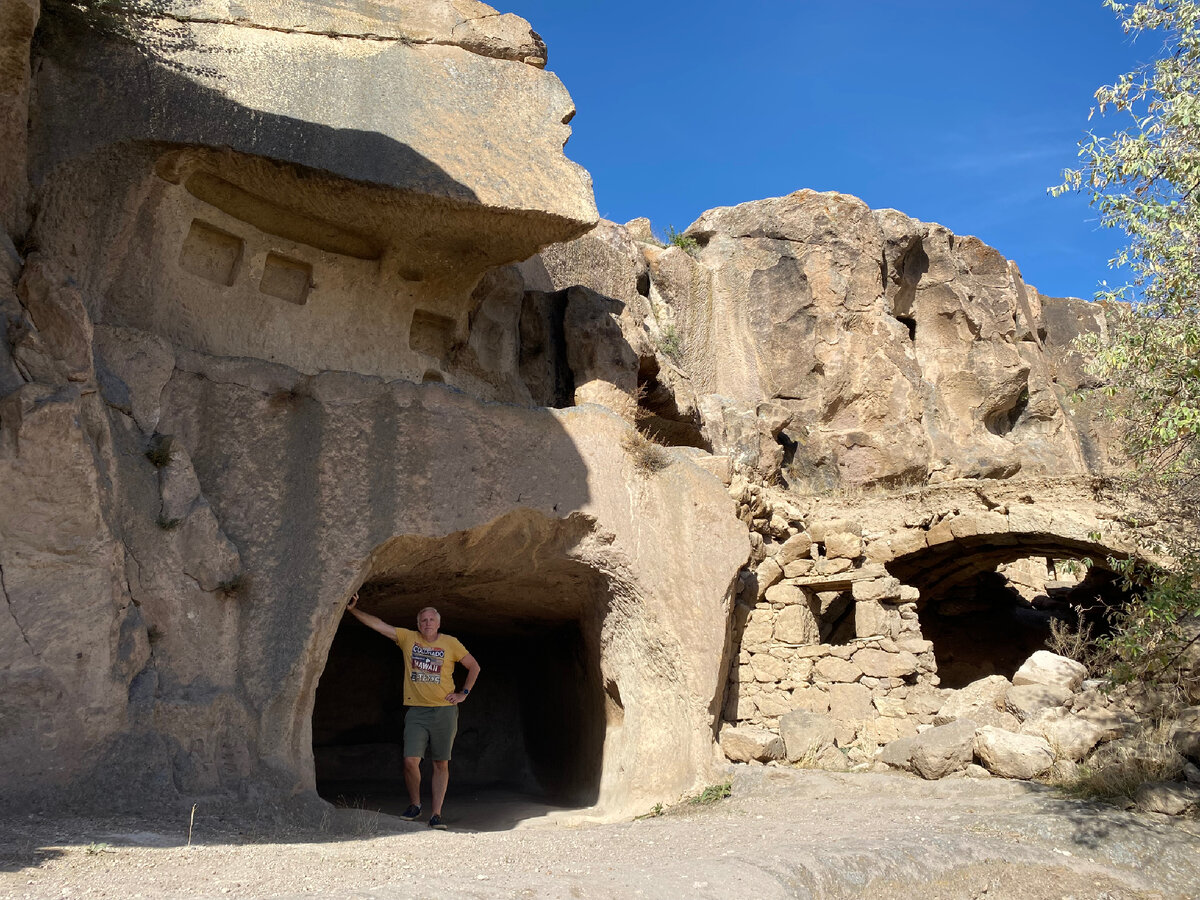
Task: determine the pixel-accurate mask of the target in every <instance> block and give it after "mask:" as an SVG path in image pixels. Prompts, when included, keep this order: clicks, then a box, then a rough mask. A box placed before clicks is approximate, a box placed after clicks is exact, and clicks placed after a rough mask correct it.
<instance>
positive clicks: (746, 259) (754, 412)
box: [543, 191, 1108, 490]
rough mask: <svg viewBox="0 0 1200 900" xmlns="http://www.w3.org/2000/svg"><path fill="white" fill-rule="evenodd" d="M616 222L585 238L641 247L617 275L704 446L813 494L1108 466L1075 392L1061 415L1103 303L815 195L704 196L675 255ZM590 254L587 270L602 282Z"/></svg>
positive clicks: (888, 213)
mask: <svg viewBox="0 0 1200 900" xmlns="http://www.w3.org/2000/svg"><path fill="white" fill-rule="evenodd" d="M630 225H631V227H629V228H625V229H622V228H620V226H615V225H612V224H611V223H605V224H604V225H602V226H601V227H600V228H598V229H597V231H596V232H594V233H593V234H596V235H600V234H603V238H599V237H596V238H593V237H590V236H589V237H588V238H586V239H584V240H588V241H591V242H592V245H595V244H596V243H597V241H600V240H602V241H603V242H605V243H606V244H607V245H608V246H609V247H610V248H612V250H611V252H612V253H615V254H617V255H619V256H621V257H623V258H624V257H629V256H631V255H632V252H631V250H632V248H634V247H636V248H640V250H641V255H642V256H643V257H644V260H645V264H646V265H648V270H647V272H646V274H645V276H643V275H642V274H641V273H640V272H639V273H638V274H637V275H636V276H633V277H627V278H626V279H625V283H626V284H627V285H642V289H641V290H640V293H641V303H640V305H641V306H649V313H648V314H647V315H646V317H645V323H644V326H643V328H644V330H645V332H646V333H648V334H650V335H651V336H652V337H654V339H655V342H656V343H657V345H658V347H659V348H663V347H664V346H665V347H668V348H669V352H665V353H664V352H660V353H659V363H660V365H661V363H662V361H663V357H664V356H669V357H670V361H671V363H672V365H677V366H678V368H679V369H680V370H681V371H682V372H683V373H684V374H685V375H686V377H687V386H686V388H685V389H683V390H681V391H680V392H679V393H680V394H681V395H682V396H684V397H686V400H685V405H686V407H687V409H689V410H692V409H695V410H697V411H698V412H699V417H700V419H701V425H700V431H701V433H702V435H703V438H704V440H705V441H706V443H707V445H708V446H709V447H710V448H711V449H712V450H713V452H715V453H718V454H721V455H729V456H731V457H732V458H734V459H735V462H736V464H737V465H739V466H741V467H743V468H745V469H746V470H747V471H753V472H756V473H758V474H759V475H761V476H762V477H764V478H766V479H768V480H771V479H775V478H778V477H782V478H783V479H784V480H786V482H787V483H788V484H789V485H792V486H801V487H805V488H807V489H818V490H819V489H823V488H828V487H831V486H833V485H837V484H859V483H886V484H915V483H924V482H941V481H949V480H952V479H956V478H970V477H985V478H1005V477H1009V476H1012V475H1014V474H1016V473H1017V472H1020V473H1022V474H1023V475H1066V474H1071V473H1082V472H1087V471H1094V470H1097V469H1100V468H1103V467H1104V466H1106V465H1108V456H1107V453H1108V451H1107V450H1106V449H1105V448H1106V438H1105V426H1104V425H1103V423H1100V424H1097V423H1096V422H1094V421H1093V420H1092V418H1091V417H1092V411H1091V407H1090V406H1089V405H1088V404H1087V403H1084V404H1083V405H1079V404H1076V405H1075V406H1074V407H1073V411H1072V413H1071V414H1070V415H1068V414H1067V412H1066V407H1067V405H1068V403H1069V398H1068V395H1069V393H1070V392H1071V391H1073V390H1075V389H1076V388H1079V387H1085V388H1086V387H1088V386H1091V383H1090V382H1089V381H1088V379H1087V378H1086V376H1084V375H1083V374H1082V370H1081V369H1080V367H1079V363H1078V358H1077V355H1075V354H1074V353H1073V352H1072V351H1071V349H1070V344H1071V341H1072V340H1073V338H1074V337H1075V335H1076V334H1078V333H1080V332H1081V331H1097V330H1103V328H1104V322H1103V318H1102V316H1100V315H1099V314H1098V313H1097V311H1096V309H1095V308H1094V307H1091V306H1089V305H1088V304H1085V303H1081V302H1077V301H1071V300H1059V299H1056V298H1049V297H1043V296H1041V295H1040V294H1038V292H1037V291H1036V290H1034V289H1033V288H1032V287H1030V286H1028V285H1026V284H1025V283H1024V281H1023V280H1022V279H1021V276H1020V273H1019V272H1018V271H1017V269H1016V267H1015V266H1014V265H1012V264H1011V263H1009V262H1008V261H1007V260H1005V259H1004V258H1003V257H1001V256H1000V254H998V253H997V252H996V251H995V250H993V249H992V248H990V247H987V246H986V245H984V244H983V243H981V242H980V241H978V240H977V239H975V238H972V237H961V236H957V235H954V234H951V233H950V232H949V231H947V230H946V229H944V228H942V227H941V226H938V225H933V224H929V223H924V222H919V221H916V220H913V219H910V218H908V217H906V216H904V215H902V214H901V213H898V212H896V211H895V210H871V209H869V208H868V207H867V206H866V205H865V204H863V203H862V202H861V201H859V200H857V199H856V198H854V197H850V196H847V195H844V194H835V193H825V194H822V193H816V192H813V191H797V192H796V193H794V194H789V195H788V196H786V197H778V198H772V199H768V200H760V201H754V202H751V203H744V204H741V205H739V206H735V207H727V208H725V207H723V208H719V209H714V210H710V211H708V212H706V213H704V214H703V215H702V216H701V217H700V218H699V219H697V221H696V222H695V223H693V224H692V225H691V226H690V227H689V228H688V230H687V231H686V233H685V234H686V237H687V238H688V239H690V240H693V241H695V242H696V244H697V246H696V249H694V250H692V251H691V252H688V251H686V250H684V249H682V248H680V247H675V246H670V247H666V248H662V247H661V246H659V245H657V244H656V243H655V242H653V241H652V239H651V235H650V234H648V232H647V229H646V227H645V226H644V224H643V225H638V226H636V227H634V223H630ZM568 246H569V245H568ZM618 246H621V247H623V248H624V249H621V250H619V251H618V250H617V249H616V248H617V247H618ZM563 255H566V256H572V255H576V251H574V250H566V251H561V250H558V249H555V250H554V251H552V252H551V253H550V254H543V256H546V257H547V258H548V259H556V258H561V257H562V256H563ZM593 258H594V257H593ZM601 264H602V265H604V266H605V268H604V269H602V270H601V271H600V272H592V273H589V274H588V275H587V279H588V280H587V281H585V282H584V283H588V284H594V285H600V284H603V283H605V282H606V281H607V280H608V279H610V278H611V275H610V274H609V273H610V272H612V271H614V269H613V263H612V260H608V261H601ZM641 266H642V263H640V262H636V261H635V262H633V263H622V264H621V265H620V266H618V267H617V268H618V269H623V270H624V271H628V272H630V273H631V275H632V273H633V270H634V269H640V268H641ZM647 282H648V283H647ZM597 289H598V290H603V288H600V287H597ZM626 296H628V290H627V289H626ZM1051 329H1053V330H1054V333H1053V336H1051V333H1050V332H1051ZM692 415H694V414H692ZM781 472H782V473H783V474H782V476H781Z"/></svg>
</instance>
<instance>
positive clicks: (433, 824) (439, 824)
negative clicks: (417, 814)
mask: <svg viewBox="0 0 1200 900" xmlns="http://www.w3.org/2000/svg"><path fill="white" fill-rule="evenodd" d="M429 827H430V828H436V829H438V830H439V831H445V830H446V823H445V822H443V821H442V817H441V816H430V817H429Z"/></svg>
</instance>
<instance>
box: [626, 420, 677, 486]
mask: <svg viewBox="0 0 1200 900" xmlns="http://www.w3.org/2000/svg"><path fill="white" fill-rule="evenodd" d="M621 447H622V449H624V451H625V452H626V453H628V454H629V458H630V459H632V460H633V469H634V471H635V472H637V473H638V474H639V475H644V476H647V477H648V476H650V475H657V474H658V473H659V472H661V471H663V470H664V469H666V468H667V467H669V466H670V465H671V463H672V461H673V460H672V458H671V454H670V453H669V452H667V450H666V449H665V448H664V447H662V446H661V445H660V444H656V443H655V442H654V441H652V440H650V438H648V437H646V436H645V435H644V434H642V433H641V432H640V431H634V430H632V429H631V430H630V431H628V432H626V434H625V437H623V438H622V439H621Z"/></svg>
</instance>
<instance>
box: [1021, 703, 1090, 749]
mask: <svg viewBox="0 0 1200 900" xmlns="http://www.w3.org/2000/svg"><path fill="white" fill-rule="evenodd" d="M1021 733H1022V734H1028V735H1034V736H1036V737H1040V738H1043V739H1044V740H1045V741H1046V742H1047V743H1049V745H1050V747H1051V748H1052V749H1053V750H1054V754H1055V756H1056V757H1059V758H1062V759H1069V760H1072V761H1076V762H1077V761H1079V760H1081V759H1083V758H1084V757H1085V756H1087V754H1088V753H1090V752H1091V750H1092V748H1093V747H1095V746H1096V745H1097V744H1098V743H1100V742H1101V741H1102V740H1106V739H1108V735H1109V734H1110V732H1109V731H1108V730H1107V729H1106V728H1105V727H1104V725H1102V724H1101V723H1099V722H1097V721H1095V720H1094V719H1089V718H1086V717H1084V716H1080V715H1077V714H1075V713H1072V712H1069V711H1067V710H1065V709H1063V708H1062V707H1051V708H1048V709H1042V710H1040V711H1039V712H1037V713H1036V714H1034V715H1033V716H1032V717H1030V718H1029V719H1027V720H1026V721H1025V722H1024V723H1023V724H1022V725H1021Z"/></svg>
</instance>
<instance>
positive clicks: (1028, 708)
mask: <svg viewBox="0 0 1200 900" xmlns="http://www.w3.org/2000/svg"><path fill="white" fill-rule="evenodd" d="M1070 699H1071V691H1070V690H1069V689H1067V688H1065V687H1062V686H1060V685H1049V684H1015V685H1013V686H1012V687H1011V688H1009V690H1008V693H1007V694H1005V695H1004V708H1005V709H1007V710H1008V711H1009V712H1010V713H1012V714H1013V715H1014V716H1016V717H1017V718H1018V719H1019V720H1020V721H1022V722H1024V721H1025V720H1026V719H1028V718H1029V717H1030V716H1032V715H1034V714H1035V713H1037V712H1039V711H1040V710H1043V709H1049V708H1051V707H1056V706H1063V705H1064V704H1066V702H1067V701H1068V700H1070Z"/></svg>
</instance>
